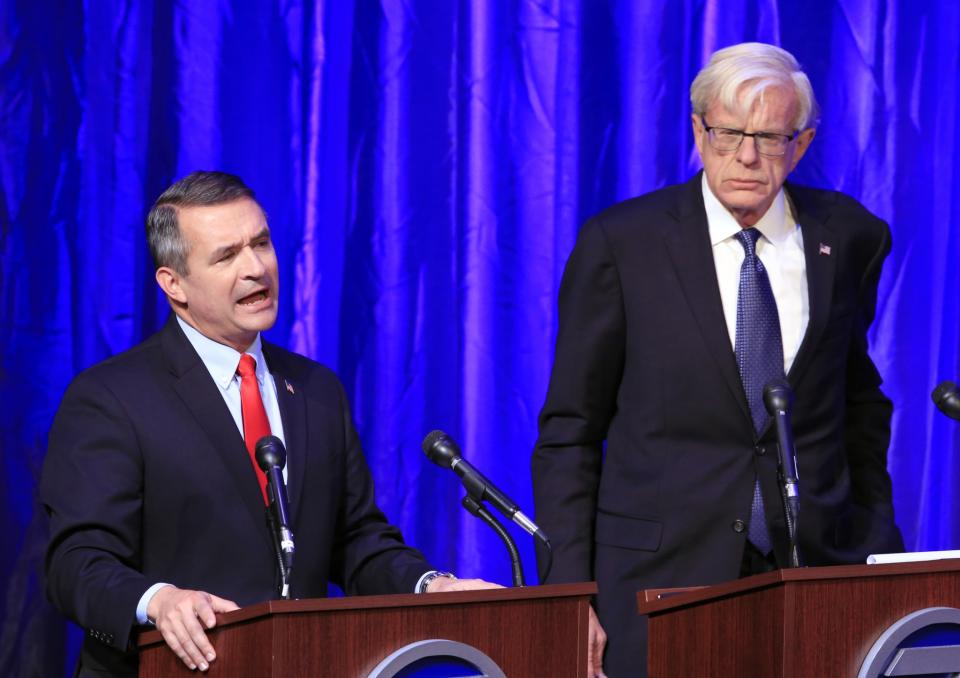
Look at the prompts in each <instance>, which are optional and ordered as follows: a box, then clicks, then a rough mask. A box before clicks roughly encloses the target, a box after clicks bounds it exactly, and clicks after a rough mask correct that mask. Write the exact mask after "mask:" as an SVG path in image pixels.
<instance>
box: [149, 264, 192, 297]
mask: <svg viewBox="0 0 960 678" xmlns="http://www.w3.org/2000/svg"><path fill="white" fill-rule="evenodd" d="M155 277H156V279H157V284H158V285H160V289H161V290H163V292H164V294H166V295H167V296H168V297H169V298H170V299H171V300H172V301H176V302H178V303H181V304H186V303H187V295H186V294H185V293H184V291H183V287H181V285H180V280H181V278H182V277H183V276H181V275H180V274H179V273H177V272H176V271H174V270H173V269H172V268H170V267H169V266H161V267H160V268H158V269H157V272H156V275H155Z"/></svg>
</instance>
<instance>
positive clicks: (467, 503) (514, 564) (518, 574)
mask: <svg viewBox="0 0 960 678" xmlns="http://www.w3.org/2000/svg"><path fill="white" fill-rule="evenodd" d="M461 503H462V504H463V508H465V509H467V511H469V512H470V513H471V514H472V515H474V516H476V517H477V518H479V519H480V520H482V521H483V522H485V523H486V524H487V525H489V526H490V527H491V528H492V529H493V531H494V532H496V533H497V536H499V537H500V539H502V540H503V543H504V544H506V546H507V552H508V553H509V554H510V567H511V568H512V570H513V585H514V586H523V585H524V583H523V567H522V566H521V564H520V552H519V551H518V550H517V544H516V543H515V542H514V541H513V537H511V536H510V534H509V533H508V532H507V530H506V529H505V528H504V527H503V525H501V524H500V521H498V520H497V519H496V518H494V517H493V515H492V514H491V513H490V511H488V510H487V509H486V507H485V506H483V505H481V504H480V503H479V502H478V501H477V500H476V499H474V498H473V497H472V496H470V494H466V495H464V497H463V500H462V502H461Z"/></svg>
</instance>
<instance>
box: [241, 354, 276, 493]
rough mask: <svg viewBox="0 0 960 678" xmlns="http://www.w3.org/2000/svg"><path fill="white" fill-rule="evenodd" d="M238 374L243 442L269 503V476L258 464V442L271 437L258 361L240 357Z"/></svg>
mask: <svg viewBox="0 0 960 678" xmlns="http://www.w3.org/2000/svg"><path fill="white" fill-rule="evenodd" d="M237 374H239V375H240V411H241V412H242V413H243V440H244V442H245V443H246V444H247V452H249V453H250V461H251V462H252V463H253V469H254V471H256V473H257V480H259V481H260V491H261V492H262V493H263V503H264V504H266V503H268V502H267V476H266V475H265V474H264V472H263V471H262V470H261V469H260V465H259V464H258V463H257V455H256V449H257V441H258V440H260V438H262V437H263V436H268V435H270V421H269V420H268V419H267V411H266V410H265V409H263V399H262V398H261V397H260V384H258V383H257V361H256V359H255V358H254V357H253V356H252V355H248V354H246V353H244V354H243V355H242V356H240V364H239V365H237Z"/></svg>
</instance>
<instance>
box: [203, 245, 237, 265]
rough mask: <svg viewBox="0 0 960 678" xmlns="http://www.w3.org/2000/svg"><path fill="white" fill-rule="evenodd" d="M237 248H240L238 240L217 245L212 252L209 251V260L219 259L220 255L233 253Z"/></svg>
mask: <svg viewBox="0 0 960 678" xmlns="http://www.w3.org/2000/svg"><path fill="white" fill-rule="evenodd" d="M239 249H240V243H238V242H232V243H230V244H229V245H224V246H223V247H218V248H217V249H215V250H214V251H213V252H211V254H210V261H219V260H220V258H221V257H225V256H226V255H228V254H233V253H234V252H236V251H238V250H239Z"/></svg>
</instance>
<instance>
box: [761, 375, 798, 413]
mask: <svg viewBox="0 0 960 678" xmlns="http://www.w3.org/2000/svg"><path fill="white" fill-rule="evenodd" d="M763 406H764V407H766V408H767V414H769V415H770V416H771V417H772V416H774V415H775V414H776V413H777V412H787V413H789V412H790V408H791V407H793V389H792V388H790V384H789V382H787V380H786V379H784V378H782V377H780V378H777V379H771V380H770V381H768V382H767V384H766V386H764V387H763Z"/></svg>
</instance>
